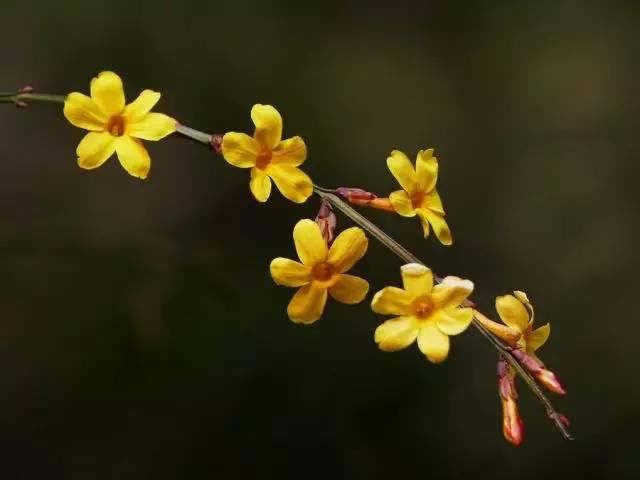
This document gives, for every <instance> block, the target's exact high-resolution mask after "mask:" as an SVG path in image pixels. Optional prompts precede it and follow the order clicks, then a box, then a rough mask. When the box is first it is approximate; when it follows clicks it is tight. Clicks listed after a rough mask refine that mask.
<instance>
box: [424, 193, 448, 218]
mask: <svg viewBox="0 0 640 480" xmlns="http://www.w3.org/2000/svg"><path fill="white" fill-rule="evenodd" d="M420 207H421V208H426V209H428V210H431V211H432V212H436V213H439V214H440V215H444V207H443V206H442V200H441V199H440V195H439V194H438V191H437V190H432V191H431V192H429V193H428V194H426V195H425V196H424V199H423V200H422V205H420Z"/></svg>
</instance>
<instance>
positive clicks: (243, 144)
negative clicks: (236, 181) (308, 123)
mask: <svg viewBox="0 0 640 480" xmlns="http://www.w3.org/2000/svg"><path fill="white" fill-rule="evenodd" d="M251 119H252V120H253V123H254V125H255V127H256V129H255V132H254V134H253V137H250V136H249V135H247V134H245V133H238V132H229V133H226V134H225V135H224V137H223V138H222V147H221V148H222V155H223V156H224V159H225V160H226V161H227V162H229V163H230V164H231V165H233V166H235V167H239V168H251V180H250V182H249V188H250V189H251V193H253V196H254V197H255V198H256V200H258V201H259V202H266V201H267V200H268V199H269V195H271V181H272V180H273V181H274V182H275V184H276V187H278V190H280V193H282V195H284V196H285V197H286V198H288V199H289V200H291V201H292V202H295V203H303V202H305V201H306V200H307V198H309V196H310V195H311V194H312V193H313V184H312V183H311V179H310V178H309V177H308V176H307V174H306V173H304V172H303V171H302V170H300V169H299V168H298V167H299V166H300V165H302V163H303V162H304V161H305V160H306V158H307V146H306V145H305V143H304V140H302V138H300V137H292V138H289V139H287V140H282V117H281V116H280V113H278V111H277V110H276V109H275V108H274V107H272V106H271V105H254V106H253V108H252V109H251Z"/></svg>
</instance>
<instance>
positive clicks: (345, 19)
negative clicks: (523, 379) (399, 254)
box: [0, 0, 640, 479]
mask: <svg viewBox="0 0 640 480" xmlns="http://www.w3.org/2000/svg"><path fill="white" fill-rule="evenodd" d="M167 3H168V2H167ZM173 3H174V6H172V7H167V6H164V5H163V4H162V3H161V2H158V1H153V2H152V1H142V2H133V1H130V0H127V1H123V0H111V1H109V2H90V1H84V0H75V1H65V2H50V1H47V0H41V1H38V2H36V1H31V2H18V1H9V0H2V1H1V4H0V5H1V6H0V20H1V24H2V25H1V27H2V29H1V32H2V33H0V40H1V42H0V45H2V50H1V51H2V68H1V69H0V90H10V89H12V88H16V87H19V86H22V85H25V84H31V85H34V86H36V87H38V88H39V89H40V90H41V91H45V92H50V93H62V94H64V93H67V92H70V91H74V90H75V91H82V92H88V88H89V80H90V79H91V77H92V76H94V75H95V74H97V73H98V72H99V71H101V70H104V69H111V70H114V71H116V72H118V73H119V74H120V75H121V76H122V77H123V79H124V82H125V89H126V91H127V96H128V99H132V98H133V97H134V96H135V95H137V94H138V92H139V91H140V90H142V89H143V88H154V89H158V90H160V91H162V92H163V99H162V100H161V102H160V104H159V106H158V107H157V110H158V111H162V112H166V113H169V114H171V115H173V116H175V117H176V118H178V119H179V120H180V121H182V122H183V123H185V124H187V125H190V126H193V127H195V128H199V129H201V130H206V131H216V132H225V131H228V130H239V131H248V132H250V131H251V130H252V125H251V122H250V119H249V110H250V108H251V106H252V105H253V104H254V103H271V104H273V105H275V106H277V108H278V109H279V110H280V111H281V112H282V114H283V116H284V119H285V135H286V136H292V135H296V134H298V135H302V136H303V137H304V138H305V140H306V141H307V144H308V146H309V158H308V161H307V163H305V170H306V171H307V172H308V173H309V174H310V175H311V176H312V178H314V180H315V181H316V182H317V183H320V184H322V185H325V186H339V185H355V186H361V187H364V188H367V189H371V190H373V191H376V192H379V193H381V194H387V193H389V192H390V191H391V190H393V189H396V188H397V186H396V183H395V180H394V179H393V178H392V177H391V175H390V174H389V172H388V171H387V169H386V166H385V158H386V156H387V154H388V153H389V152H390V151H391V150H392V149H394V148H399V149H402V150H404V151H405V152H407V153H408V154H409V155H410V156H411V157H414V155H415V153H416V152H417V150H418V149H420V148H426V147H430V146H433V147H435V148H436V153H437V155H438V157H439V159H440V164H441V176H440V180H439V190H440V192H441V195H442V197H443V200H444V204H445V208H446V211H447V213H448V219H449V223H450V225H451V228H452V231H453V235H454V241H455V244H454V246H453V247H452V248H445V247H442V246H440V245H439V244H438V243H437V242H436V241H435V239H433V238H430V239H429V240H428V241H424V240H422V239H421V236H420V227H419V225H418V222H417V220H407V219H401V218H400V217H397V216H391V215H388V214H384V213H381V212H375V211H368V212H366V214H367V215H369V216H370V218H372V219H373V220H374V221H376V222H378V223H379V225H381V226H382V227H383V228H385V229H386V230H387V231H388V232H389V233H390V234H391V235H392V236H394V237H396V238H397V239H399V240H400V241H401V242H402V243H403V244H404V245H405V246H406V247H408V248H409V249H410V250H411V251H413V252H414V253H416V254H417V255H418V256H419V257H420V258H422V259H423V260H424V261H425V262H427V264H429V265H430V266H431V267H432V268H433V269H434V270H436V271H437V272H439V273H442V274H445V273H453V274H457V275H460V276H464V277H468V278H471V279H473V280H474V281H475V283H476V290H477V293H476V295H475V297H474V298H476V299H477V301H478V302H479V303H480V304H481V305H482V306H483V308H484V310H485V311H486V312H487V313H491V314H493V298H494V296H495V295H498V294H504V293H506V292H509V291H511V290H513V289H515V288H518V289H523V290H525V291H526V292H527V293H528V294H529V295H530V297H531V298H532V299H533V301H534V303H535V305H536V307H537V315H538V318H539V320H540V321H541V322H544V321H551V322H552V325H553V333H552V336H551V339H550V341H549V343H548V344H547V345H545V347H543V349H542V350H541V351H540V355H541V357H542V358H543V359H544V360H545V361H546V362H547V363H548V364H549V365H550V366H551V367H552V368H553V369H554V370H556V371H557V372H558V373H559V375H560V376H561V378H562V379H563V381H564V383H565V384H566V386H567V389H568V392H569V393H568V395H567V396H566V398H555V399H554V400H555V401H556V404H557V406H558V407H559V409H560V410H561V411H562V412H564V413H566V414H568V415H569V416H570V418H571V420H572V422H573V424H572V430H573V432H574V435H575V437H576V440H575V441H574V442H571V443H569V442H566V441H564V440H562V438H561V437H560V436H559V434H558V433H557V432H556V431H555V430H554V428H553V427H552V426H551V424H550V423H549V422H548V421H547V420H546V418H545V415H544V412H543V410H542V408H541V407H540V405H538V403H537V402H536V401H535V400H534V399H533V397H532V396H531V394H530V393H529V392H528V391H526V390H525V389H524V388H523V387H521V388H520V392H521V397H522V399H521V405H522V410H523V412H522V413H523V416H524V419H525V422H526V440H525V443H524V445H523V446H522V447H521V448H519V449H516V448H513V447H511V446H510V445H508V444H507V443H506V442H505V441H504V440H503V438H502V434H501V430H500V408H499V401H498V398H497V394H496V387H495V376H494V375H495V374H494V370H495V354H494V352H493V351H492V349H491V347H490V346H489V345H488V344H487V343H486V342H485V341H484V340H483V339H482V338H481V337H480V336H479V335H477V333H476V332H474V331H473V330H470V331H469V332H468V333H466V334H465V335H462V336H460V337H457V338H455V339H453V344H452V353H451V356H450V358H449V360H448V361H447V362H446V363H445V364H443V365H440V366H437V367H436V366H433V365H430V364H428V363H427V362H426V361H425V360H424V359H423V358H422V357H421V355H420V354H419V352H418V350H417V348H416V347H415V346H414V347H412V348H410V349H408V350H406V351H403V352H401V353H396V354H384V353H381V352H379V351H378V350H377V347H376V345H375V343H374V342H373V338H372V337H373V331H374V329H375V327H376V326H377V325H378V324H379V323H380V322H381V321H382V318H381V317H380V316H378V315H375V314H373V313H372V312H371V311H370V309H369V307H368V305H367V303H364V304H361V305H358V306H344V305H340V304H337V303H335V302H331V303H330V304H329V305H328V308H327V310H326V312H325V315H324V316H323V318H322V319H321V320H320V321H319V322H318V323H316V324H315V325H313V326H311V327H303V326H297V325H294V324H292V323H290V322H289V321H288V319H287V317H286V311H285V309H286V303H287V302H288V300H289V298H290V296H291V294H292V293H293V290H291V289H286V288H280V287H277V286H275V285H274V284H273V282H272V281H271V279H270V276H269V274H268V265H269V262H270V260H271V258H273V257H276V256H288V257H292V256H294V250H293V244H292V241H291V229H292V228H293V225H294V224H295V222H296V221H297V220H298V219H300V218H303V217H312V216H314V215H315V212H316V210H317V207H318V202H317V199H316V198H312V199H311V200H310V201H309V202H307V203H306V204H305V205H302V206H297V205H294V204H292V203H289V202H287V201H285V200H284V199H283V198H282V197H281V196H280V195H279V194H278V193H277V192H275V191H274V194H273V196H272V198H271V200H270V201H269V202H268V203H267V204H265V205H261V204H258V203H257V202H255V201H254V200H253V198H252V197H251V196H250V194H249V191H248V172H247V171H241V170H238V169H235V168H232V167H230V166H229V165H227V164H226V163H225V162H224V161H223V160H222V159H221V158H219V157H216V156H215V155H214V154H213V153H212V152H211V151H209V150H207V149H206V148H203V147H202V146H199V145H198V144H195V143H191V142H190V141H188V140H186V139H182V138H179V137H178V136H173V137H171V138H169V139H167V140H165V141H163V142H161V143H158V144H147V145H148V147H149V149H150V150H151V152H152V158H153V168H152V172H151V175H150V178H149V179H148V180H147V181H144V182H142V181H139V180H136V179H134V178H132V177H129V176H128V175H127V174H126V173H125V172H124V171H123V170H122V169H121V167H120V166H119V164H118V162H117V161H116V160H115V159H111V160H110V161H109V162H108V163H107V164H106V165H105V166H103V167H102V168H100V169H99V170H96V171H93V172H87V171H82V170H80V169H78V167H77V166H76V162H75V154H74V152H75V147H76V145H77V143H78V141H79V140H80V138H81V137H82V135H83V132H81V131H80V130H78V129H76V128H74V127H72V126H71V125H69V124H68V123H67V122H66V121H65V119H64V117H63V116H62V109H61V108H60V107H59V106H57V105H49V104H38V105H33V106H31V107H29V108H28V109H26V110H17V109H15V108H14V107H12V106H11V105H4V106H1V107H2V108H1V109H0V129H1V133H0V156H1V163H0V265H1V270H0V457H1V458H2V461H1V462H0V474H1V475H2V476H3V477H4V478H38V479H41V478H47V479H57V478H64V479H130V478H131V479H134V478H135V479H147V478H148V479H158V478H167V479H169V478H240V477H244V478H322V479H327V478H347V479H359V478H363V479H364V478H366V479H376V478H434V477H436V476H437V477H438V478H467V477H468V476H469V475H474V476H477V475H484V476H486V477H487V478H498V479H506V478H519V479H533V478H538V479H539V478H638V477H637V475H638V474H639V473H640V467H639V466H638V460H637V455H638V448H639V447H640V444H639V441H638V427H640V422H639V420H640V419H639V416H640V409H639V407H638V405H639V401H640V387H639V386H638V377H637V375H638V356H637V353H638V338H639V335H640V324H639V322H638V313H637V306H636V305H635V302H636V300H637V291H638V282H637V272H638V261H637V260H638V259H637V256H636V249H637V244H638V241H639V239H640V236H639V233H640V232H639V229H640V220H639V219H638V198H637V193H636V188H637V183H638V177H639V175H638V170H639V169H638V166H637V165H638V153H639V147H638V142H637V137H638V128H637V127H638V123H637V118H638V112H639V111H640V108H639V107H640V102H639V101H638V93H637V92H638V85H639V81H638V78H639V77H638V68H637V66H638V61H639V59H640V42H639V41H638V33H637V29H638V24H639V23H638V22H640V8H639V4H638V2H631V1H630V2H623V1H619V2H615V1H604V0H602V1H581V2H580V1H536V2H531V1H498V0H495V1H470V0H469V1H458V2H446V1H430V2H420V3H419V5H420V7H417V6H415V4H409V3H403V2H400V1H396V2H387V3H385V4H384V5H378V4H376V3H373V2H366V1H361V2H301V1H293V0H291V1H281V2H265V1H258V0H255V1H247V0H245V1H232V2H231V1H230V2H216V1H211V0H208V1H199V2H184V3H180V4H179V3H178V2H173ZM339 223H340V227H347V226H350V223H349V221H348V220H347V219H345V218H340V221H339ZM399 265H400V263H399V261H398V260H397V259H396V258H395V257H393V256H392V255H391V254H390V253H389V252H387V251H386V250H384V249H383V248H382V247H381V246H379V245H378V244H375V243H374V242H373V241H372V243H371V248H370V250H369V253H368V255H367V256H366V257H365V259H364V260H363V261H361V262H360V263H359V264H358V266H357V267H356V269H355V270H354V273H357V274H360V275H362V276H363V277H365V278H367V279H369V280H370V282H371V285H372V289H373V290H374V291H376V290H378V289H379V288H381V287H383V286H385V285H395V284H398V283H399V282H400V277H399V270H398V267H399ZM634 473H635V475H634Z"/></svg>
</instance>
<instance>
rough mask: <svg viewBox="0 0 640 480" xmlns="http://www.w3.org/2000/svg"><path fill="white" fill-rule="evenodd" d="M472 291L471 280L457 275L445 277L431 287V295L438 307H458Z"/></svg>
mask: <svg viewBox="0 0 640 480" xmlns="http://www.w3.org/2000/svg"><path fill="white" fill-rule="evenodd" d="M471 292H473V282H472V281H471V280H462V279H461V278H458V277H453V276H449V277H445V278H443V279H442V282H440V284H438V285H436V286H435V287H433V290H432V291H431V296H432V297H433V301H434V302H435V304H436V305H437V306H438V307H439V308H444V309H447V308H455V307H458V306H459V305H460V304H462V302H464V301H465V300H466V298H467V297H468V296H469V295H470V294H471Z"/></svg>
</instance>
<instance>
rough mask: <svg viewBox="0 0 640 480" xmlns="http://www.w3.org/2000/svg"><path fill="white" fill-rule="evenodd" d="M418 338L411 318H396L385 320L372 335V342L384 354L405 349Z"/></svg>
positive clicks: (416, 329)
mask: <svg viewBox="0 0 640 480" xmlns="http://www.w3.org/2000/svg"><path fill="white" fill-rule="evenodd" d="M417 336H418V327H417V326H416V324H415V322H414V321H413V319H412V318H411V317H397V318H392V319H391V320H387V321H386V322H384V323H383V324H382V325H380V326H379V327H378V328H376V333H375V334H374V340H375V341H376V343H377V344H378V347H380V350H383V351H385V352H395V351H398V350H402V349H403V348H407V347H408V346H409V345H411V344H412V343H413V342H414V341H415V339H416V337H417Z"/></svg>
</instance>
